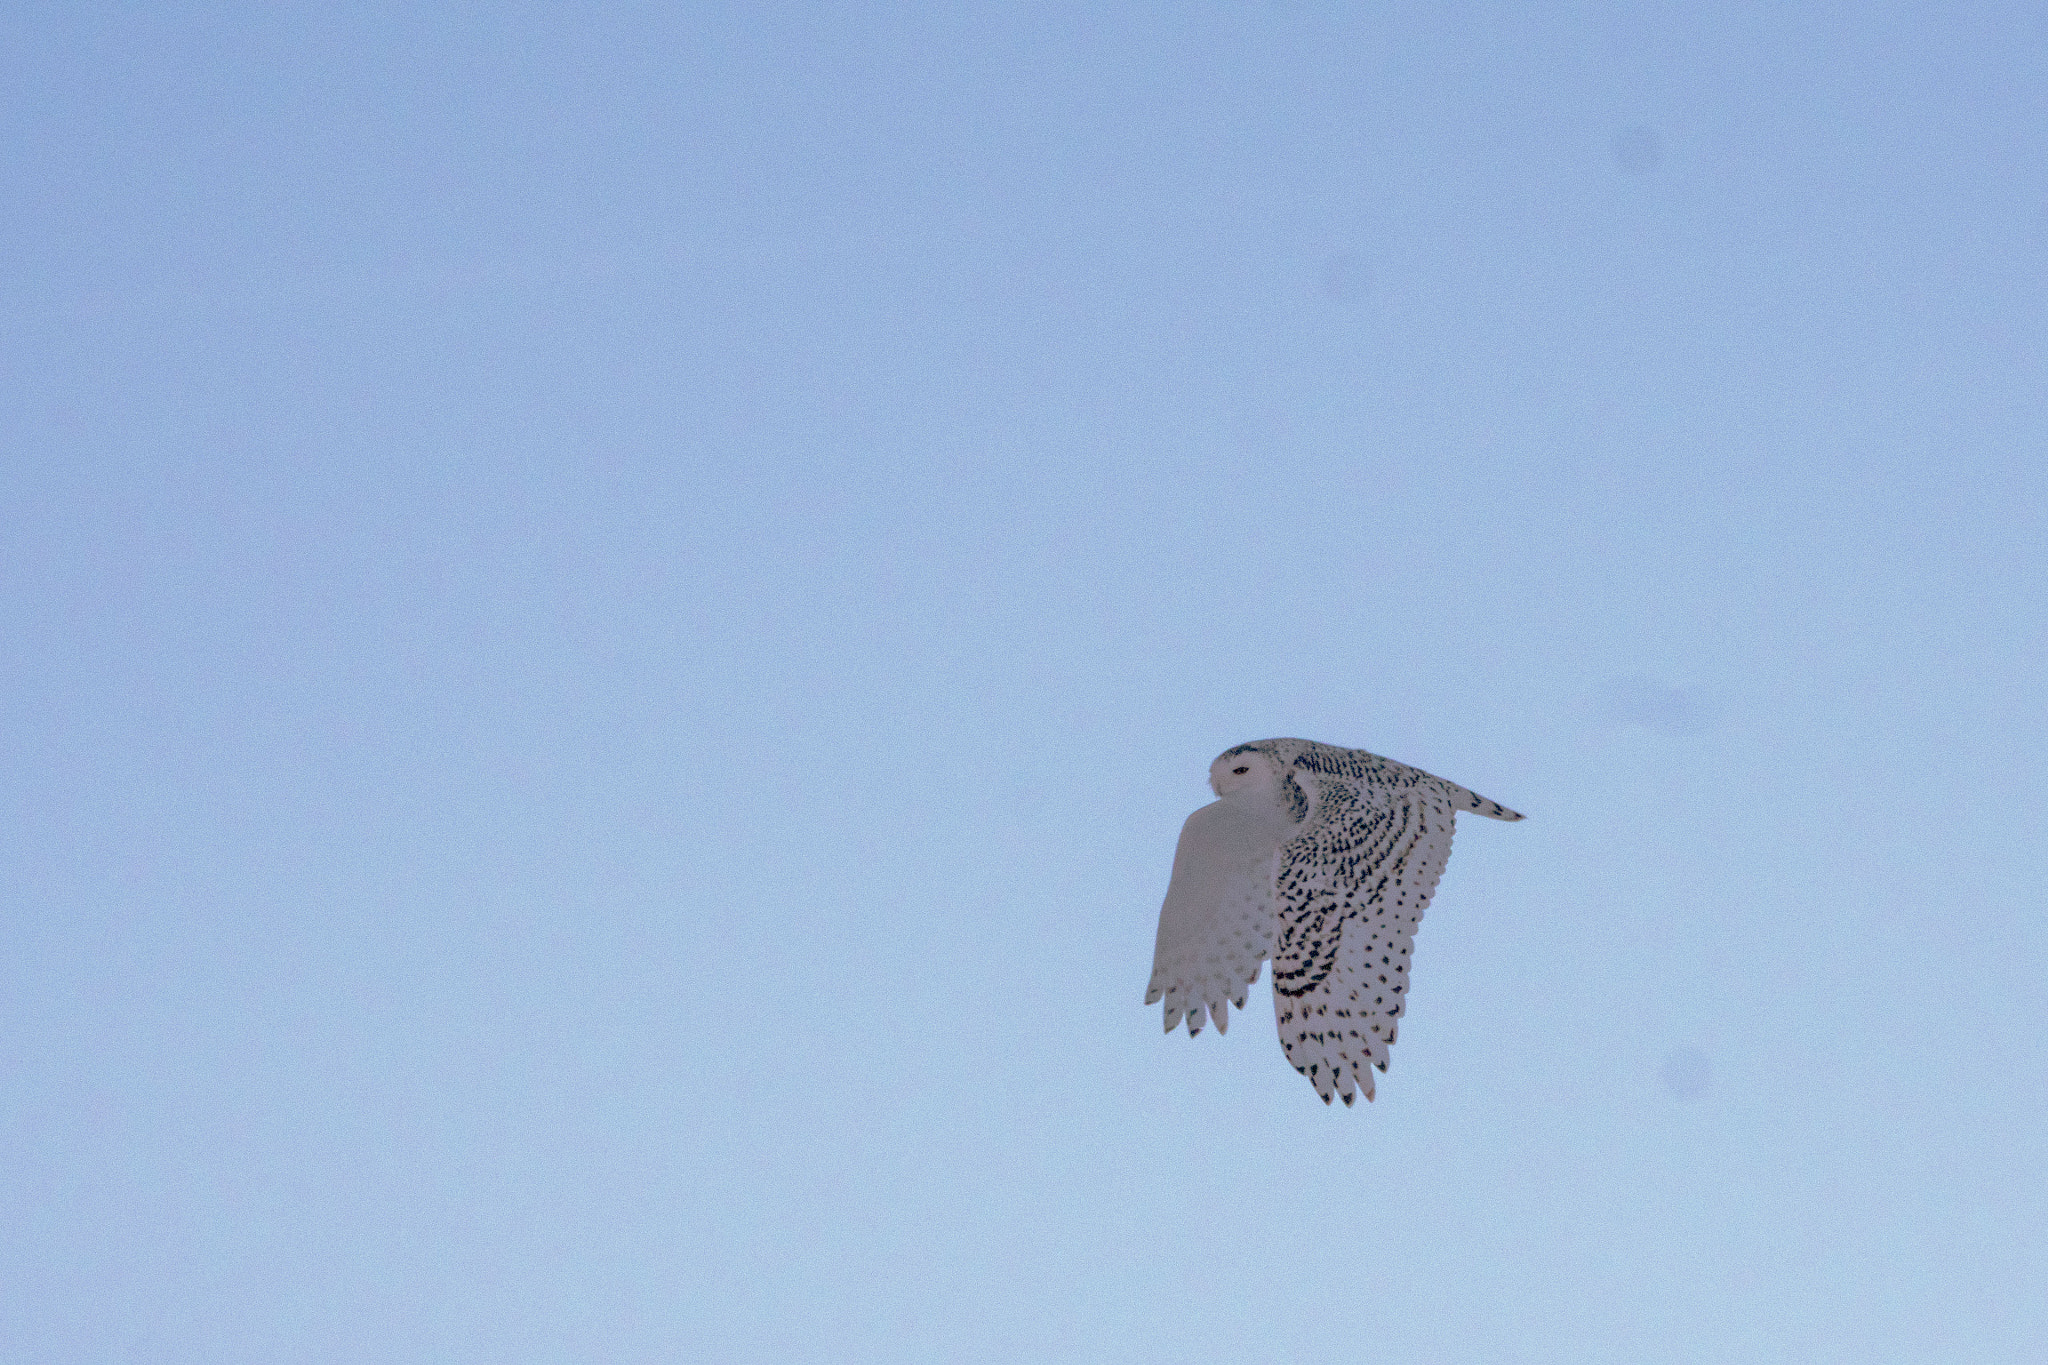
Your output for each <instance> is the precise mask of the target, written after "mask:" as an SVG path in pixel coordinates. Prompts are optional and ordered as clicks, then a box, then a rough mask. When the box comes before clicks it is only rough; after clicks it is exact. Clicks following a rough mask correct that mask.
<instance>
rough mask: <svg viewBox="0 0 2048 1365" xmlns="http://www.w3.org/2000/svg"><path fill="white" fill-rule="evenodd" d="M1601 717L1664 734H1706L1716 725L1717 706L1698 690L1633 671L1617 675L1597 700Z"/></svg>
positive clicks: (1614, 722)
mask: <svg viewBox="0 0 2048 1365" xmlns="http://www.w3.org/2000/svg"><path fill="white" fill-rule="evenodd" d="M1594 703H1595V710H1596V711H1597V713H1598V715H1599V717H1600V719H1601V720H1603V721H1605V722H1607V723H1608V724H1610V725H1640V726H1642V727H1643V728H1644V729H1645V730H1653V731H1655V732H1656V733H1658V734H1660V735H1679V736H1690V735H1703V734H1706V733H1707V732H1708V731H1709V730H1711V729H1713V728H1714V712H1713V708H1711V707H1710V706H1708V705H1707V704H1706V702H1705V701H1703V700H1702V699H1701V698H1700V697H1699V696H1698V695H1697V694H1696V693H1692V692H1688V691H1686V690H1685V689H1684V688H1682V687H1673V686H1671V685H1670V684H1669V683H1664V682H1659V681H1658V680H1657V679H1655V678H1651V677H1645V676H1644V675H1642V674H1640V673H1638V674H1632V675H1630V676H1628V677H1625V678H1616V679H1614V680H1613V681H1612V682H1610V683H1608V684H1607V685H1606V686H1605V687H1603V688H1601V689H1600V692H1599V695H1598V696H1597V697H1596V698H1595V699H1594Z"/></svg>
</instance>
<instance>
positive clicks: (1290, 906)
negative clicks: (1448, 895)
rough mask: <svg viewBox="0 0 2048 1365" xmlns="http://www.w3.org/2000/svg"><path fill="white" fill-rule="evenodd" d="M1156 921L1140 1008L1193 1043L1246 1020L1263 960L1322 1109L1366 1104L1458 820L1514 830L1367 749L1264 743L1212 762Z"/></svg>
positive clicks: (1288, 1035)
mask: <svg viewBox="0 0 2048 1365" xmlns="http://www.w3.org/2000/svg"><path fill="white" fill-rule="evenodd" d="M1209 782H1210V786H1211V787H1212V789H1214V790H1215V792H1216V794H1217V800H1216V801H1215V802H1214V803H1212V804H1210V805H1207V806H1204V807H1202V808H1201V809H1200V810H1198V811H1196V812H1195V813H1194V814H1193V815H1191V816H1189V817H1188V820H1187V823H1186V825H1184V826H1183V827H1182V830H1181V837H1180V843H1179V846H1178V847H1177V848H1176V849H1175V852H1174V860H1173V876H1172V879H1171V881H1170V882H1169V884H1168V886H1167V893H1166V902H1165V904H1164V905H1163V906H1162V907H1161V909H1160V912H1159V933H1158V937H1157V939H1156V941H1155V944H1154V949H1153V963H1152V980H1151V983H1150V985H1149V986H1148V988H1147V990H1146V993H1145V1003H1147V1004H1152V1003H1154V1002H1157V1001H1160V1000H1162V999H1163V1000H1164V1002H1165V1019H1166V1030H1167V1032H1169V1033H1170V1032H1172V1031H1173V1029H1174V1028H1175V1027H1176V1026H1177V1025H1178V1024H1179V1023H1180V1021H1181V1020H1182V1019H1185V1020H1186V1021H1187V1026H1188V1033H1189V1036H1191V1037H1192V1036H1194V1035H1195V1034H1198V1033H1200V1032H1201V1030H1202V1026H1203V1024H1204V1023H1205V1022H1206V1021H1207V1020H1209V1019H1214V1020H1215V1022H1216V1027H1217V1030H1218V1031H1219V1032H1221V1031H1224V1030H1225V1029H1227V1028H1228V1026H1229V1023H1228V1021H1229V1011H1230V1009H1231V1008H1232V1007H1233V1006H1234V1007H1236V1008H1238V1009H1242V1008H1243V1007H1244V1002H1245V998H1246V993H1247V990H1248V988H1249V987H1250V986H1251V984H1252V983H1253V982H1255V981H1257V980H1258V975H1259V970H1260V965H1259V964H1260V963H1262V962H1264V961H1266V960H1267V959H1268V958H1270V959H1271V960H1272V962H1273V1011H1274V1018H1275V1021H1276V1022H1277V1024H1278V1026H1279V1032H1280V1044H1281V1047H1282V1049H1283V1050H1284V1051H1285V1052H1286V1054H1287V1059H1288V1061H1289V1062H1290V1063H1292V1064H1293V1066H1294V1068H1295V1070H1297V1071H1299V1072H1301V1074H1302V1075H1304V1076H1306V1077H1307V1078H1308V1079H1309V1082H1310V1083H1311V1084H1312V1085H1314V1086H1315V1089H1316V1093H1317V1094H1318V1095H1320V1096H1321V1097H1322V1099H1323V1102H1324V1103H1325V1104H1327V1103H1329V1102H1330V1100H1331V1099H1333V1098H1341V1099H1342V1100H1343V1101H1344V1103H1345V1104H1347V1105H1348V1104H1350V1103H1352V1101H1353V1100H1354V1099H1355V1098H1356V1097H1357V1094H1358V1092H1360V1091H1363V1092H1364V1094H1365V1097H1366V1098H1367V1099H1368V1100H1369V1099H1371V1098H1372V1097H1373V1079H1372V1073H1373V1071H1374V1070H1375V1069H1377V1070H1380V1071H1384V1070H1386V1068H1387V1055H1388V1054H1387V1049H1388V1048H1389V1047H1391V1046H1392V1044H1393V1042H1394V1037H1395V1034H1396V1031H1397V1028H1398V1025H1399V1021H1400V1018H1401V1015H1402V1013H1403V1012H1404V1011H1405V1008H1406V1003H1407V999H1406V997H1407V990H1408V961H1409V957H1410V955H1411V954H1412V953H1413V951H1414V945H1415V929H1416V926H1417V925H1418V924H1419V923H1420V922H1421V919H1422V912H1423V909H1424V908H1425V907H1426V906H1427V905H1428V904H1429V899H1430V897H1431V895H1433V894H1434V893H1435V890H1436V885H1437V881H1438V879H1439V878H1440V877H1441V876H1442V875H1443V869H1444V863H1445V862H1446V861H1447V860H1448V859H1449V857H1450V852H1451V835H1452V833H1453V831H1454V829H1455V825H1456V818H1457V813H1458V812H1459V811H1461V810H1462V811H1472V812H1475V813H1477V814H1480V815H1484V816H1487V817H1489V818H1491V819H1495V820H1520V819H1521V818H1522V817H1521V816H1520V815H1518V814H1516V813H1515V812H1514V811H1511V810H1509V809H1508V808H1507V807H1505V806H1502V805H1500V804H1499V803H1498V802H1495V801H1490V800H1488V799H1487V798H1485V797H1483V796H1480V795H1478V794H1476V793H1474V792H1471V791H1468V790H1467V789H1465V788H1464V787H1461V786H1458V785H1457V784H1456V783H1454V782H1447V781H1445V780H1444V779H1443V778H1440V777H1437V776H1435V775H1433V774H1431V773H1426V772H1424V771H1422V770H1421V769H1420V768H1411V767H1409V766H1408V765H1407V764H1405V763H1397V762H1395V761H1394V760H1392V759H1389V758H1382V757H1381V756H1380V755H1378V754H1373V753H1368V752H1366V751H1365V750H1363V749H1341V748H1338V747H1336V746H1334V745H1329V744H1318V743H1316V742H1315V741H1313V740H1305V739H1265V740H1258V741H1255V742H1253V743H1251V744H1240V745H1238V746H1237V747H1236V748H1234V749H1227V750H1225V751H1224V752H1223V753H1222V754H1220V755H1218V756H1217V758H1216V761H1215V762H1214V763H1212V764H1211V765H1210V768H1209Z"/></svg>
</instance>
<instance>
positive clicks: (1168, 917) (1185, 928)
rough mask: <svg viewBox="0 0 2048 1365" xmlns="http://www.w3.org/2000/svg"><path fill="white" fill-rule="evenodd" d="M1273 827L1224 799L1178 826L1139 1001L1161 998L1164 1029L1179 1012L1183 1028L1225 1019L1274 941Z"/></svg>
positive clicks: (1223, 1026) (1223, 1024)
mask: <svg viewBox="0 0 2048 1365" xmlns="http://www.w3.org/2000/svg"><path fill="white" fill-rule="evenodd" d="M1279 834H1280V831H1279V829H1278V828H1277V827H1276V826H1275V825H1274V824H1273V823H1272V822H1270V821H1261V820H1260V819H1259V818H1258V817H1257V816H1256V815H1255V814H1253V813H1251V812H1248V811H1246V810H1244V809H1242V808H1240V807H1237V806H1233V805H1232V804H1231V803H1229V802H1226V801H1217V802H1213V803H1212V804H1210V805H1207V806H1204V807H1202V808H1201V809H1200V810H1198V811H1196V812H1195V813H1194V814H1193V815H1190V816H1189V817H1188V819H1187V823H1186V824H1185V825H1183V826H1182V827H1181V832H1180V843H1179V845H1178V846H1177V847H1176V848H1175V849H1174V851H1173V878H1172V880H1171V881H1170V882H1169V883H1168V884H1167V889H1166V904H1165V905H1164V906H1162V907H1161V908H1160V911H1159V937H1158V939H1157V940H1156V941H1155V943H1154V946H1153V950H1152V980H1151V983H1150V984H1149V985H1148V986H1147V987H1146V988H1145V1003H1146V1004H1148V1005H1150V1004H1152V1003H1153V1002H1155V1001H1157V1000H1160V999H1161V998H1164V999H1165V1001H1166V1031H1167V1032H1168V1033H1171V1032H1173V1030H1174V1026H1175V1025H1177V1024H1178V1023H1179V1022H1180V1021H1181V1018H1182V1017H1183V1016H1185V1017H1186V1019H1187V1021H1188V1034H1189V1036H1191V1037H1192V1036H1193V1035H1195V1034H1197V1033H1200V1032H1201V1031H1202V1024H1203V1022H1204V1020H1205V1018H1210V1019H1214V1020H1215V1021H1216V1028H1217V1031H1218V1032H1224V1031H1227V1030H1228V1029H1229V1027H1230V1014H1229V1007H1230V1006H1231V1005H1235V1006H1237V1007H1238V1008H1239V1009H1243V1008H1244V1001H1245V989H1246V987H1248V986H1250V985H1251V983H1252V982H1254V981H1256V980H1258V979H1259V964H1260V963H1261V962H1263V961H1264V960H1265V959H1266V957H1267V956H1268V955H1269V954H1270V953H1271V952H1272V948H1273V878H1274V872H1275V868H1276V865H1277V861H1278V852H1277V850H1278V846H1279Z"/></svg>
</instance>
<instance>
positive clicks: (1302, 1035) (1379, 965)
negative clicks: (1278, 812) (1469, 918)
mask: <svg viewBox="0 0 2048 1365" xmlns="http://www.w3.org/2000/svg"><path fill="white" fill-rule="evenodd" d="M1319 786H1320V788H1321V790H1320V792H1319V795H1318V800H1317V804H1316V813H1315V816H1314V817H1313V818H1312V819H1311V820H1310V821H1309V824H1308V827H1307V828H1306V829H1304V830H1303V831H1302V832H1301V833H1300V834H1299V835H1297V836H1296V837H1295V838H1293V839H1291V840H1289V841H1288V842H1287V843H1286V844H1285V845H1283V846H1282V847H1281V849H1280V852H1279V865H1278V869H1277V876H1276V883H1275V892H1274V897H1275V905H1276V913H1275V919H1276V931H1275V935H1274V943H1273V949H1272V952H1273V1013H1274V1015H1275V1017H1276V1018H1277V1020H1278V1022H1279V1026H1280V1046H1281V1047H1282V1048H1283V1049H1285V1050H1286V1053H1287V1060H1288V1061H1290V1062H1292V1063H1293V1064H1294V1069H1295V1070H1296V1071H1299V1072H1300V1073H1301V1074H1302V1075H1304V1076H1306V1077H1308V1078H1309V1081H1310V1083H1311V1084H1313V1085H1314V1086H1315V1088H1316V1093H1317V1094H1318V1095H1321V1096H1322V1097H1323V1103H1325V1104H1328V1103H1329V1102H1330V1097H1331V1096H1332V1095H1337V1096H1341V1097H1342V1098H1343V1100H1344V1103H1346V1104H1347V1105H1348V1104H1350V1103H1351V1102H1352V1099H1353V1098H1354V1091H1356V1090H1363V1091H1364V1092H1365V1097H1366V1098H1367V1099H1371V1098H1372V1068H1373V1067H1375V1066H1377V1067H1378V1068H1379V1069H1380V1070H1382V1071H1384V1070H1386V1069H1387V1049H1388V1047H1389V1046H1390V1045H1391V1044H1392V1043H1393V1041H1394V1035H1395V1031H1396V1029H1397V1028H1398V1027H1399V1023H1400V1018H1401V1012H1402V1010H1403V1008H1404V1007H1405V1005H1406V1003H1407V998H1408V956H1409V954H1410V953H1411V952H1412V951H1413V950H1414V947H1415V926H1416V925H1417V924H1418V923H1420V921H1421V919H1422V911H1423V908H1424V907H1425V906H1427V905H1428V904H1429V898H1430V896H1431V894H1432V893H1434V892H1435V890H1436V884H1437V880H1438V879H1439V878H1440V877H1442V876H1443V871H1444V864H1445V862H1447V861H1448V860H1449V859H1450V856H1451V834H1452V831H1453V830H1454V829H1455V827H1456V823H1457V805H1456V804H1454V802H1453V800H1452V799H1451V797H1450V796H1449V795H1448V794H1446V793H1444V792H1441V791H1438V790H1435V789H1434V787H1432V786H1428V785H1418V786H1408V787H1400V788H1395V787H1388V786H1381V785H1377V784H1373V783H1363V782H1347V781H1330V780H1327V779H1326V780H1324V781H1323V782H1321V783H1320V784H1319ZM1482 809H1483V808H1482Z"/></svg>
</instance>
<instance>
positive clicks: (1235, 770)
mask: <svg viewBox="0 0 2048 1365" xmlns="http://www.w3.org/2000/svg"><path fill="white" fill-rule="evenodd" d="M1230 771H1231V772H1233V773H1235V774H1236V775H1237V776H1239V777H1243V776H1244V775H1245V774H1246V773H1248V772H1250V771H1251V769H1250V768H1232V769H1231V770H1230Z"/></svg>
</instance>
